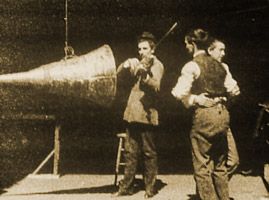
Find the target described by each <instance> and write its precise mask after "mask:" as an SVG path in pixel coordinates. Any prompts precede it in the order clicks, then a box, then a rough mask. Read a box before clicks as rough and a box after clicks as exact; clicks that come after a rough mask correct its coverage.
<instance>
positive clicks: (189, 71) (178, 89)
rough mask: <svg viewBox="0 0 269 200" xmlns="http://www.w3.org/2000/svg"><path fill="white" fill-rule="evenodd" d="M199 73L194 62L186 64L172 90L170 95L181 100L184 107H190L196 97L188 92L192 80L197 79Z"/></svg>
mask: <svg viewBox="0 0 269 200" xmlns="http://www.w3.org/2000/svg"><path fill="white" fill-rule="evenodd" d="M200 73H201V71H200V68H199V66H198V65H197V63H196V62H194V61H190V62H188V63H186V64H185V65H184V66H183V68H182V70H181V75H180V77H179V78H178V80H177V83H176V85H175V87H174V88H173V89H172V92H171V93H172V95H173V96H174V97H175V98H176V99H178V100H181V101H182V103H183V104H184V105H185V106H186V107H190V106H192V105H193V103H194V98H195V96H196V95H193V94H191V93H190V91H191V88H192V84H193V82H194V80H195V79H197V78H198V77H199V75H200Z"/></svg>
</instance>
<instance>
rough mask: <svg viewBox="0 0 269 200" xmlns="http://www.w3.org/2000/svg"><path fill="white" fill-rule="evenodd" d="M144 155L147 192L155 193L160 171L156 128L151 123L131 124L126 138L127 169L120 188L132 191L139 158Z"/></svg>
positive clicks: (144, 175)
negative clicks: (155, 137)
mask: <svg viewBox="0 0 269 200" xmlns="http://www.w3.org/2000/svg"><path fill="white" fill-rule="evenodd" d="M141 155H142V160H143V161H144V163H143V164H144V165H143V166H144V173H143V178H144V183H145V190H146V192H147V193H154V192H155V191H154V186H155V182H156V176H157V172H158V167H157V153H156V147H155V143H154V129H153V127H152V126H149V125H142V124H136V125H130V126H129V127H128V128H127V137H126V140H125V161H126V165H125V170H124V178H123V180H122V181H120V185H119V187H120V188H119V190H120V191H124V192H129V191H132V189H133V183H134V179H135V174H136V171H137V165H138V160H139V158H140V156H141Z"/></svg>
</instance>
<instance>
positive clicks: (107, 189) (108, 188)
mask: <svg viewBox="0 0 269 200" xmlns="http://www.w3.org/2000/svg"><path fill="white" fill-rule="evenodd" d="M166 185H167V184H166V183H164V182H162V180H159V179H158V180H157V181H156V190H157V191H160V190H161V189H162V188H163V187H165V186H166ZM134 187H135V189H134V193H137V192H139V191H140V190H144V183H143V180H142V179H135V183H134ZM117 190H118V187H117V186H115V185H103V186H98V187H90V188H77V189H68V190H57V191H51V192H38V193H27V194H23V195H44V194H87V193H92V194H98V193H99V194H100V193H106V194H108V193H111V194H113V193H115V192H117ZM16 195H21V194H16Z"/></svg>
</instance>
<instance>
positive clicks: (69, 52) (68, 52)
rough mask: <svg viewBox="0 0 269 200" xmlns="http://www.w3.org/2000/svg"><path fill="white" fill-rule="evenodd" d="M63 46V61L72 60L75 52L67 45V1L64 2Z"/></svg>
mask: <svg viewBox="0 0 269 200" xmlns="http://www.w3.org/2000/svg"><path fill="white" fill-rule="evenodd" d="M64 21H65V46H64V53H65V57H64V59H65V60H66V59H68V58H72V57H74V55H75V51H74V49H73V47H72V46H70V45H69V44H68V0H65V17H64Z"/></svg>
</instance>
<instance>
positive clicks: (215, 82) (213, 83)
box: [192, 54, 226, 97]
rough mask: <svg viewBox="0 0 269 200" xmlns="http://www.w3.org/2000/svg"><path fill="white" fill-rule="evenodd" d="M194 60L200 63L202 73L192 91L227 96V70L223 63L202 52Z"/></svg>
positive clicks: (211, 95)
mask: <svg viewBox="0 0 269 200" xmlns="http://www.w3.org/2000/svg"><path fill="white" fill-rule="evenodd" d="M193 61H194V62H196V63H197V64H198V66H199V68H200V71H201V74H200V76H199V77H198V79H197V80H195V81H194V84H193V87H192V93H193V94H201V93H208V94H209V96H210V97H219V96H226V88H225V87H224V81H225V77H226V71H225V69H224V67H223V66H222V64H221V63H220V62H218V61H217V60H215V59H213V58H212V57H211V56H209V55H207V54H200V55H198V56H196V57H195V58H194V59H193Z"/></svg>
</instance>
